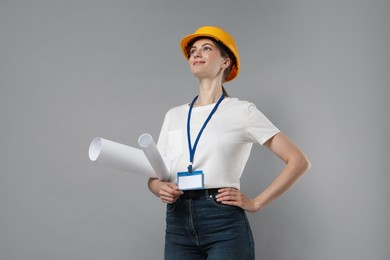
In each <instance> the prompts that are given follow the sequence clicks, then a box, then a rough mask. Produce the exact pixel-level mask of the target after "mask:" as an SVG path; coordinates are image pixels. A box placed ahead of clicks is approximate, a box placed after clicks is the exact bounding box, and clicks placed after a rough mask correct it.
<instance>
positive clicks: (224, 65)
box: [222, 58, 232, 69]
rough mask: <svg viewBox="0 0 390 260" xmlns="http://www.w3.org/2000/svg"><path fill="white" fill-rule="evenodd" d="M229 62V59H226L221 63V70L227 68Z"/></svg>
mask: <svg viewBox="0 0 390 260" xmlns="http://www.w3.org/2000/svg"><path fill="white" fill-rule="evenodd" d="M231 62H232V61H231V59H230V58H226V59H225V60H224V61H223V63H222V66H223V68H224V69H227V68H229V66H230V64H231Z"/></svg>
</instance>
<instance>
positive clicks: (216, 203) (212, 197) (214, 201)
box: [207, 195, 237, 209]
mask: <svg viewBox="0 0 390 260" xmlns="http://www.w3.org/2000/svg"><path fill="white" fill-rule="evenodd" d="M207 200H208V201H210V204H211V205H212V206H213V207H216V208H220V209H232V208H237V207H236V206H231V205H226V204H223V203H222V202H219V201H217V199H216V198H215V195H210V196H209V197H208V198H207Z"/></svg>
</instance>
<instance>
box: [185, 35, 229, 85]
mask: <svg viewBox="0 0 390 260" xmlns="http://www.w3.org/2000/svg"><path fill="white" fill-rule="evenodd" d="M188 62H189V65H190V69H191V72H192V74H194V75H195V76H196V77H198V78H210V79H211V78H215V77H221V78H222V76H223V75H222V74H223V71H224V70H225V68H227V67H228V66H229V64H230V59H228V58H224V57H222V55H221V51H220V50H219V48H218V46H217V45H216V44H215V43H214V42H213V41H212V40H210V39H199V40H197V41H196V42H194V44H193V45H192V47H191V48H190V50H189V59H188Z"/></svg>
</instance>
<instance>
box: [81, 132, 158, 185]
mask: <svg viewBox="0 0 390 260" xmlns="http://www.w3.org/2000/svg"><path fill="white" fill-rule="evenodd" d="M88 154H89V159H90V160H91V161H96V162H97V163H99V164H102V165H105V166H109V167H113V168H117V169H121V170H124V171H127V172H130V173H134V174H139V175H143V176H146V177H154V178H156V177H158V176H157V175H156V173H155V172H154V170H153V168H152V166H151V164H150V163H149V161H148V159H147V158H146V156H145V154H144V152H143V151H142V150H141V149H137V148H134V147H131V146H127V145H124V144H120V143H117V142H113V141H110V140H106V139H103V138H100V137H95V138H94V139H93V140H92V142H91V144H90V145H89V152H88Z"/></svg>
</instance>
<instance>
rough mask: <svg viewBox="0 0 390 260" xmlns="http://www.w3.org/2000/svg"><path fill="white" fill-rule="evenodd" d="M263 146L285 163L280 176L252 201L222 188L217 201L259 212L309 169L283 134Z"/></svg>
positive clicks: (307, 163)
mask: <svg viewBox="0 0 390 260" xmlns="http://www.w3.org/2000/svg"><path fill="white" fill-rule="evenodd" d="M265 146H266V147H268V148H269V149H270V150H271V151H272V152H273V153H274V154H276V155H277V156H278V157H279V158H280V159H282V160H283V161H284V162H285V163H286V166H285V167H284V168H283V170H282V171H281V172H280V174H279V175H278V176H277V177H276V178H275V179H274V180H273V182H272V183H271V184H270V185H269V186H268V187H267V188H266V189H265V190H264V191H263V192H261V193H260V194H259V195H258V196H256V197H255V198H254V199H249V198H248V197H246V196H245V194H243V193H241V192H240V191H239V190H237V189H233V188H223V189H220V190H219V192H220V194H219V195H218V196H217V200H218V201H220V202H222V203H223V204H227V205H234V206H238V207H241V208H243V209H244V210H246V211H248V212H256V211H259V210H261V209H262V208H264V207H265V206H267V205H268V204H270V203H271V202H272V201H274V200H275V199H276V198H278V197H279V196H280V195H282V194H283V193H284V192H285V191H287V190H288V189H289V188H290V187H291V186H292V185H293V184H294V183H295V182H296V181H297V180H298V178H299V177H300V176H302V174H303V173H304V172H305V171H307V170H308V169H309V168H310V162H309V161H308V159H307V158H306V156H305V155H304V154H303V152H302V151H301V150H300V149H299V148H298V147H297V146H296V145H295V144H294V143H293V142H292V141H291V140H290V139H288V137H287V136H285V135H284V134H283V133H278V134H276V135H275V136H274V137H272V138H271V139H270V140H268V141H267V142H266V143H265Z"/></svg>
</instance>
